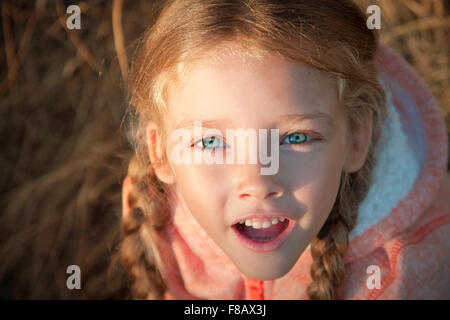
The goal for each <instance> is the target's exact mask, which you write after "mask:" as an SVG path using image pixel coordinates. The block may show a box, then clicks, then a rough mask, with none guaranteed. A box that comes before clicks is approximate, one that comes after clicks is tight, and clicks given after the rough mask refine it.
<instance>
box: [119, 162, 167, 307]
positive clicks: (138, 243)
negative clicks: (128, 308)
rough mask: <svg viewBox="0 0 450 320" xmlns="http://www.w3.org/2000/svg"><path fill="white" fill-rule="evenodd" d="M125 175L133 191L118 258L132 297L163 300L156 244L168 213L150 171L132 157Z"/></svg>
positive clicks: (152, 173) (125, 217)
mask: <svg viewBox="0 0 450 320" xmlns="http://www.w3.org/2000/svg"><path fill="white" fill-rule="evenodd" d="M128 176H129V177H130V178H131V181H132V189H131V191H130V194H129V197H128V204H129V206H130V208H131V209H130V212H129V213H128V214H126V215H123V217H122V231H123V233H124V239H123V242H122V246H121V248H120V259H121V261H122V264H123V265H124V267H125V268H126V269H127V270H128V272H129V274H130V276H131V279H132V281H133V286H132V295H133V296H134V297H135V298H138V299H162V298H163V295H164V292H165V289H166V288H165V284H164V281H163V278H162V275H161V261H160V258H159V256H158V250H156V248H155V243H156V241H161V239H159V238H158V240H156V238H157V237H158V234H157V233H158V232H159V231H161V230H162V229H163V228H164V226H165V224H166V222H167V210H164V209H165V206H164V204H163V200H162V199H160V197H157V196H155V195H156V194H157V193H159V192H161V190H160V187H159V186H158V184H159V183H158V180H157V179H156V176H155V175H154V172H153V170H151V171H150V173H149V172H148V170H146V169H145V168H143V166H142V165H141V163H140V161H139V160H138V158H137V157H136V156H135V157H133V159H132V160H131V161H130V164H129V167H128Z"/></svg>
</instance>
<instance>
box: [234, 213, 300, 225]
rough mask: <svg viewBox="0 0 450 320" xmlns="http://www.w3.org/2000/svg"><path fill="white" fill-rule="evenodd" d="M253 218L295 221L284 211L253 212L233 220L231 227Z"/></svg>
mask: <svg viewBox="0 0 450 320" xmlns="http://www.w3.org/2000/svg"><path fill="white" fill-rule="evenodd" d="M253 218H286V219H289V220H295V218H294V217H293V215H291V214H289V213H287V212H284V211H277V210H274V211H253V212H251V213H248V214H244V215H241V216H240V217H239V218H236V219H234V220H233V223H232V225H235V224H236V223H239V222H241V221H245V220H247V219H253Z"/></svg>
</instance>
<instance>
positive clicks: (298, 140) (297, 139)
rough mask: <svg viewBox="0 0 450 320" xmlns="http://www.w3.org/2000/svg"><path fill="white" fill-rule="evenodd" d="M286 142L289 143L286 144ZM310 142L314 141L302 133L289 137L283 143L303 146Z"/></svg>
mask: <svg viewBox="0 0 450 320" xmlns="http://www.w3.org/2000/svg"><path fill="white" fill-rule="evenodd" d="M286 140H287V141H288V142H286ZM310 140H312V138H311V137H309V136H307V135H306V134H304V133H301V132H295V133H292V134H289V135H287V136H286V137H285V138H284V139H283V141H282V143H290V144H302V143H305V142H309V141H310Z"/></svg>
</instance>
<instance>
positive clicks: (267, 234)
mask: <svg viewBox="0 0 450 320" xmlns="http://www.w3.org/2000/svg"><path fill="white" fill-rule="evenodd" d="M288 225H289V220H288V219H286V218H272V219H268V220H267V219H265V220H264V221H262V222H261V221H252V220H250V219H247V220H246V221H241V222H240V223H236V224H235V225H234V226H235V228H236V229H237V230H238V231H239V232H240V233H241V234H242V235H243V236H244V237H247V238H249V239H250V240H253V241H258V242H266V241H271V240H273V239H275V238H276V237H278V236H279V235H280V234H281V233H282V232H283V231H284V230H285V229H286V228H287V227H288Z"/></svg>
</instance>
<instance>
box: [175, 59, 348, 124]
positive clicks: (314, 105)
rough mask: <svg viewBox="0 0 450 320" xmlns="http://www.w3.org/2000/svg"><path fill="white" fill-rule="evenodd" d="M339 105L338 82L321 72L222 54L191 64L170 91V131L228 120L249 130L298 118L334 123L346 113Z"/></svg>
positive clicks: (276, 62) (283, 61) (266, 60)
mask: <svg viewBox="0 0 450 320" xmlns="http://www.w3.org/2000/svg"><path fill="white" fill-rule="evenodd" d="M218 57H219V58H218ZM338 100H339V99H338V89H337V85H336V81H335V80H334V79H332V78H331V77H330V76H328V75H326V74H324V73H322V72H319V71H318V70H315V69H313V68H310V67H307V66H304V65H301V64H297V63H294V62H290V61H287V60H285V59H282V58H280V57H276V56H268V57H265V58H264V59H251V58H248V57H245V58H244V59H243V58H242V56H240V55H236V54H223V53H221V54H218V56H217V57H209V58H204V59H202V60H198V61H196V62H195V63H194V64H191V65H190V66H189V69H188V71H187V72H186V74H185V76H184V77H183V80H182V82H181V83H180V85H179V86H178V88H177V89H176V90H170V91H169V96H168V104H167V105H168V113H167V116H168V117H167V121H168V128H175V127H176V126H177V124H179V123H180V122H181V121H186V119H195V120H206V119H210V120H211V119H219V118H227V119H231V120H232V121H233V122H234V123H236V124H237V125H240V126H241V127H246V126H251V125H254V126H259V125H262V126H264V125H266V124H267V125H269V124H270V123H271V121H272V120H274V119H275V118H278V117H283V116H285V115H287V114H294V113H300V114H313V113H322V114H324V115H329V116H330V117H333V116H336V115H337V113H338V112H340V111H341V110H340V109H341V108H340V107H339V101H338Z"/></svg>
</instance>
